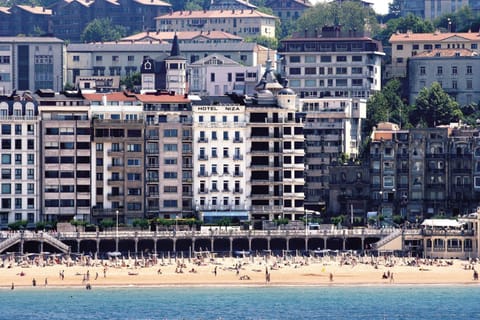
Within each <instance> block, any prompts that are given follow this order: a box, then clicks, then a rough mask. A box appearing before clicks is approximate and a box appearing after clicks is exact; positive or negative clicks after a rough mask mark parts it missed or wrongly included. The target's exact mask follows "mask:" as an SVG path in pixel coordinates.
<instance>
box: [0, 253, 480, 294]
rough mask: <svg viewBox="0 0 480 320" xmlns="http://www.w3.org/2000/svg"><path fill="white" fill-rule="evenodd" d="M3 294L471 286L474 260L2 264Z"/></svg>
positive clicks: (88, 260) (262, 259)
mask: <svg viewBox="0 0 480 320" xmlns="http://www.w3.org/2000/svg"><path fill="white" fill-rule="evenodd" d="M2 266H3V268H0V290H2V291H3V290H12V285H13V287H14V289H17V288H18V289H27V288H30V289H32V290H48V289H65V288H71V289H83V290H85V289H86V287H87V286H90V287H91V288H92V289H95V288H189V287H190V288H195V287H211V288H222V287H224V288H241V287H258V288H262V287H265V288H267V287H319V288H320V287H353V286H362V287H384V288H385V287H389V286H393V287H398V286H408V287H415V286H472V285H473V286H474V285H478V284H480V282H479V281H478V280H474V273H476V272H477V271H476V269H475V268H476V267H477V262H476V260H475V261H465V260H450V259H449V260H440V259H438V260H421V259H416V258H394V257H357V256H349V257H323V258H312V257H309V258H305V257H254V258H209V259H207V258H194V259H182V258H179V259H177V260H175V259H169V260H149V259H111V260H93V259H91V258H88V257H84V258H81V259H79V260H77V261H73V260H63V261H56V262H55V263H52V261H42V260H38V258H37V260H23V261H12V260H7V261H5V260H4V261H3V263H2Z"/></svg>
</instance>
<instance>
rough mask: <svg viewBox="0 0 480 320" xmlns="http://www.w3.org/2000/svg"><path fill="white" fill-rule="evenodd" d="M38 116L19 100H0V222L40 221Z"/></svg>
mask: <svg viewBox="0 0 480 320" xmlns="http://www.w3.org/2000/svg"><path fill="white" fill-rule="evenodd" d="M39 120H40V118H39V116H38V111H37V108H36V106H35V105H34V104H33V103H32V102H30V101H25V99H22V100H21V101H14V100H13V99H12V100H10V101H8V100H2V101H1V102H0V125H1V147H2V148H1V149H2V152H1V163H2V168H1V176H0V185H1V190H0V225H1V226H3V227H6V225H7V224H9V223H13V222H18V221H27V223H28V224H29V226H30V227H32V226H33V223H36V222H38V221H39V220H40V207H41V204H40V192H39V188H40V183H39V181H40V177H41V174H40V172H39V170H40V159H39V155H40V152H39V148H40V139H39V134H40V121H39Z"/></svg>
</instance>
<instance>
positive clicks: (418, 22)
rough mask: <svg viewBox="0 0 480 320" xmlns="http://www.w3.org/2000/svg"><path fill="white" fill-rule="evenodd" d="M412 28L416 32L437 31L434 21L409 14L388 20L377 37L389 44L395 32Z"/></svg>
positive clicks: (383, 42) (385, 44)
mask: <svg viewBox="0 0 480 320" xmlns="http://www.w3.org/2000/svg"><path fill="white" fill-rule="evenodd" d="M409 30H411V31H412V32H414V33H429V32H433V31H435V27H434V26H433V24H432V22H430V21H427V20H423V19H422V18H420V17H418V16H414V15H413V14H408V15H407V16H406V17H400V18H397V19H391V20H389V21H387V23H386V27H385V28H384V29H383V30H382V31H380V32H379V33H378V34H376V36H375V38H376V39H378V40H380V41H381V42H382V44H383V45H384V46H388V45H389V43H388V40H389V39H390V37H391V36H392V34H394V33H395V32H397V31H398V32H402V33H406V32H407V31H409Z"/></svg>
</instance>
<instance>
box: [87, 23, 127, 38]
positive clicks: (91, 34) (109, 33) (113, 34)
mask: <svg viewBox="0 0 480 320" xmlns="http://www.w3.org/2000/svg"><path fill="white" fill-rule="evenodd" d="M125 34H126V32H125V28H124V27H123V26H119V25H113V24H112V20H111V19H110V18H103V19H94V20H92V21H91V22H90V23H89V24H87V26H86V27H85V29H84V30H83V32H82V35H81V37H80V38H81V40H82V41H83V42H105V41H115V40H118V39H120V38H122V37H124V36H125Z"/></svg>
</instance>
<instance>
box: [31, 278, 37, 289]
mask: <svg viewBox="0 0 480 320" xmlns="http://www.w3.org/2000/svg"><path fill="white" fill-rule="evenodd" d="M32 286H33V287H36V286H37V280H35V278H33V279H32Z"/></svg>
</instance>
